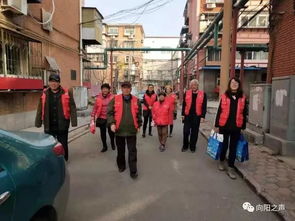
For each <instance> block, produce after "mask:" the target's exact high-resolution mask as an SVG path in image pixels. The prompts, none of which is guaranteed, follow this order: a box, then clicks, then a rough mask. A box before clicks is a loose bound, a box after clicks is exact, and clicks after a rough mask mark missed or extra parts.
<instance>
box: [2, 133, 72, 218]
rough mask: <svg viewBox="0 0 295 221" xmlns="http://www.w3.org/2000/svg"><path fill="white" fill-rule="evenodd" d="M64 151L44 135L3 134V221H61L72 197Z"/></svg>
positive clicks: (53, 140) (59, 145)
mask: <svg viewBox="0 0 295 221" xmlns="http://www.w3.org/2000/svg"><path fill="white" fill-rule="evenodd" d="M63 155H64V149H63V147H62V145H61V144H60V143H57V141H56V140H55V138H53V137H52V136H50V135H46V134H43V133H34V132H7V131H4V130H0V220H1V221H29V220H31V221H41V220H42V221H57V220H60V219H61V218H62V216H63V213H64V210H65V208H66V204H67V200H68V195H69V176H68V173H67V168H66V164H65V160H64V156H63Z"/></svg>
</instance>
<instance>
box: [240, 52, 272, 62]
mask: <svg viewBox="0 0 295 221" xmlns="http://www.w3.org/2000/svg"><path fill="white" fill-rule="evenodd" d="M240 58H241V56H240V55H239V56H237V59H240ZM245 59H246V60H267V59H268V52H264V51H247V52H246V55H245Z"/></svg>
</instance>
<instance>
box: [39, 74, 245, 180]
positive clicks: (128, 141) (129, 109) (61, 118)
mask: <svg viewBox="0 0 295 221" xmlns="http://www.w3.org/2000/svg"><path fill="white" fill-rule="evenodd" d="M121 89H122V94H119V95H113V94H111V88H110V86H109V85H108V84H103V85H102V86H101V93H100V94H99V95H98V96H97V98H96V102H95V105H94V107H93V111H92V114H91V118H92V121H94V122H95V124H96V126H97V127H99V128H100V138H101V141H102V149H101V152H106V151H107V150H108V145H107V141H106V140H107V131H108V134H109V137H110V143H111V148H112V149H113V150H115V149H116V148H117V152H118V154H117V165H118V169H119V172H123V171H125V169H126V160H125V149H126V146H127V149H128V164H129V169H130V176H131V178H134V179H135V178H137V177H138V172H137V147H136V143H137V134H138V133H139V131H140V128H141V126H142V125H143V130H142V137H143V138H145V137H146V130H147V129H148V135H149V136H152V135H153V134H152V127H153V126H156V127H157V131H158V137H159V143H160V145H159V149H160V151H161V152H163V151H165V150H166V148H167V145H166V141H167V137H168V136H170V137H171V136H172V132H173V121H174V120H175V119H176V117H177V96H176V95H175V94H174V93H173V90H172V88H171V86H166V87H165V90H164V91H161V92H160V93H158V94H156V93H155V91H154V86H153V85H148V89H147V91H146V93H145V94H144V97H143V101H142V102H141V101H140V99H139V98H137V97H136V96H133V95H132V94H131V91H132V87H131V83H130V82H124V83H122V84H121ZM206 112H207V96H206V93H204V91H202V90H199V82H198V80H196V79H193V80H192V81H191V82H190V89H189V90H187V91H186V92H185V94H184V97H183V104H182V111H181V120H182V122H183V144H182V149H181V151H182V152H186V151H187V150H188V149H190V151H191V152H192V153H194V152H195V151H196V149H197V141H198V133H199V127H200V123H202V122H204V121H205V116H206ZM142 113H143V118H144V120H143V122H142ZM246 115H247V108H246V97H245V96H244V94H243V90H242V85H241V82H240V80H239V79H238V78H232V79H230V81H229V83H228V89H227V91H226V92H225V93H224V94H223V95H222V96H221V100H220V104H219V108H218V112H217V115H216V120H215V128H214V129H215V131H216V132H219V133H221V134H223V136H224V142H223V148H222V151H221V157H220V162H219V165H218V168H219V170H221V171H224V170H226V169H227V167H226V165H225V158H226V153H227V150H228V147H229V157H228V167H229V168H228V170H227V172H228V175H229V176H230V177H231V178H232V179H235V178H236V174H235V170H234V162H235V158H236V150H237V148H236V147H237V142H238V139H239V137H240V134H241V130H243V129H245V127H246ZM70 121H71V122H72V126H77V113H76V105H75V101H74V99H73V93H72V91H71V90H67V89H65V88H62V87H61V86H60V77H59V75H57V74H52V75H50V77H49V87H48V88H47V89H44V91H43V93H42V96H41V98H40V103H39V106H38V110H37V115H36V126H37V127H41V125H42V123H43V124H44V130H45V133H48V134H50V135H53V136H54V137H56V138H57V140H58V141H59V142H61V143H62V145H63V146H64V149H65V159H66V160H68V130H69V124H70Z"/></svg>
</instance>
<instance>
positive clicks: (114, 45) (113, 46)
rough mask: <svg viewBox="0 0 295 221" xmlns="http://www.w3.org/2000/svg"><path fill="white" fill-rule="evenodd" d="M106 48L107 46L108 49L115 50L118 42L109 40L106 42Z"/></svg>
mask: <svg viewBox="0 0 295 221" xmlns="http://www.w3.org/2000/svg"><path fill="white" fill-rule="evenodd" d="M108 46H109V48H116V47H118V40H114V39H111V40H110V41H109V42H108Z"/></svg>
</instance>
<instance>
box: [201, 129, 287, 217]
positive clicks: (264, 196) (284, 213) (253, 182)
mask: <svg viewBox="0 0 295 221" xmlns="http://www.w3.org/2000/svg"><path fill="white" fill-rule="evenodd" d="M199 131H200V133H201V135H202V136H203V137H204V138H205V139H206V140H207V141H208V137H207V135H206V133H205V131H204V130H203V129H202V128H200V130H199ZM235 168H236V170H237V171H238V174H239V175H240V176H241V177H242V178H243V179H244V180H245V181H246V183H247V184H248V185H249V186H250V187H252V188H254V190H255V192H256V194H257V195H258V196H260V197H261V198H262V199H263V200H264V201H265V202H267V203H268V204H275V200H274V199H273V198H272V197H271V196H270V195H269V194H268V193H266V192H265V190H264V188H263V187H261V185H260V184H259V183H257V182H256V180H254V179H253V178H252V177H251V176H249V175H248V174H247V172H246V171H245V170H244V169H241V168H238V167H235ZM273 212H274V213H275V214H276V215H278V216H279V217H280V218H281V219H283V220H285V221H292V220H291V218H290V216H289V214H288V212H287V211H286V210H285V211H273Z"/></svg>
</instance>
